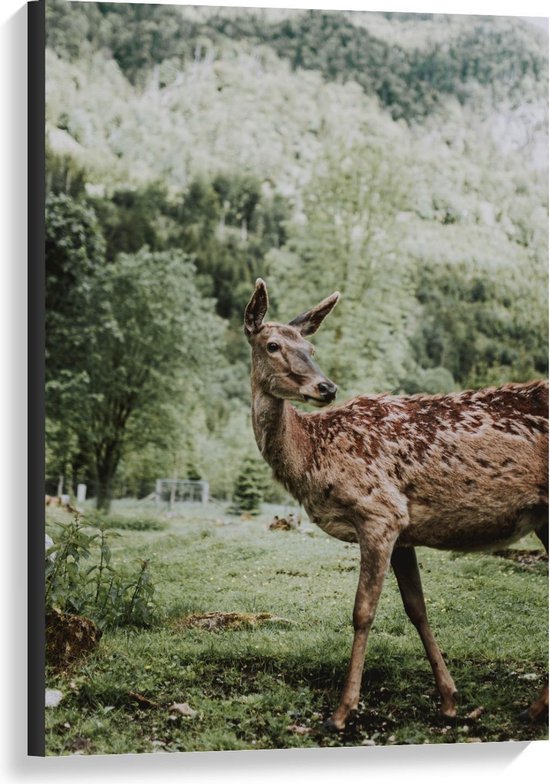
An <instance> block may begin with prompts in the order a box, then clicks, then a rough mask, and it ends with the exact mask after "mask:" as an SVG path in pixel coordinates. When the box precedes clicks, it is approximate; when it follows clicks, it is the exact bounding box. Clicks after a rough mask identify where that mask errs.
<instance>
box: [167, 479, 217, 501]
mask: <svg viewBox="0 0 550 784" xmlns="http://www.w3.org/2000/svg"><path fill="white" fill-rule="evenodd" d="M208 497H209V484H208V482H207V481H206V480H205V479H196V480H195V479H157V481H156V482H155V501H156V502H157V504H162V503H167V504H168V506H169V507H170V508H172V507H173V506H174V504H177V503H185V502H194V503H200V504H203V505H206V504H207V503H208Z"/></svg>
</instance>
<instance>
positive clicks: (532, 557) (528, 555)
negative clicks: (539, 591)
mask: <svg viewBox="0 0 550 784" xmlns="http://www.w3.org/2000/svg"><path fill="white" fill-rule="evenodd" d="M493 555H496V556H498V557H499V558H506V559H507V560H509V561H514V562H515V563H518V564H521V565H522V566H532V565H533V564H538V563H546V562H547V561H548V555H547V553H545V552H543V551H542V550H515V549H513V548H509V549H508V550H495V551H494V552H493Z"/></svg>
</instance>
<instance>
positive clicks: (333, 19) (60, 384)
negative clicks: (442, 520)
mask: <svg viewBox="0 0 550 784" xmlns="http://www.w3.org/2000/svg"><path fill="white" fill-rule="evenodd" d="M47 44H48V47H47V129H46V134H47V190H48V201H47V209H46V219H47V244H46V252H47V253H46V255H47V292H46V294H47V311H48V315H47V392H46V406H47V435H48V438H47V487H48V489H50V491H53V490H54V489H55V486H56V485H57V482H58V477H59V476H60V475H62V476H63V477H64V482H65V489H69V490H74V488H75V487H76V484H77V482H80V481H85V482H87V484H88V485H89V486H90V488H91V490H92V492H93V494H94V495H95V496H96V497H97V499H98V502H99V504H100V505H103V506H108V503H109V499H110V498H111V497H112V496H123V495H134V496H135V495H137V496H144V495H147V494H148V493H150V492H151V491H152V490H153V487H154V480H155V478H156V477H158V476H180V477H184V476H186V475H188V473H189V471H190V470H192V472H193V475H194V476H198V475H200V476H202V477H204V478H206V479H208V480H209V481H210V485H211V490H212V492H213V494H214V495H215V496H218V497H223V498H226V497H229V496H230V495H231V493H232V491H233V488H234V484H235V480H236V478H237V475H238V472H239V466H240V465H241V464H242V462H243V460H245V459H246V458H247V457H249V456H254V455H255V454H256V448H255V445H254V443H253V438H252V431H251V427H250V422H249V416H248V406H249V388H248V371H249V367H248V362H249V359H248V349H247V346H246V342H245V340H244V338H243V336H242V329H241V319H242V312H243V309H244V306H245V304H246V301H247V300H248V298H249V295H250V292H251V289H252V286H253V282H254V280H255V278H256V277H258V276H259V275H261V276H262V277H265V278H266V279H267V281H268V284H269V287H270V294H271V316H272V317H273V318H280V319H290V318H291V317H293V316H294V315H296V313H297V312H300V311H302V310H304V308H305V307H307V306H309V305H312V304H314V303H315V301H317V300H318V299H321V298H322V297H324V296H326V295H327V294H329V293H330V292H331V291H333V290H334V289H336V288H338V289H339V290H340V291H341V292H342V294H343V299H342V302H341V304H340V305H339V307H338V309H337V310H336V311H335V313H334V315H333V316H332V317H331V320H330V323H327V325H326V327H325V329H324V330H323V331H322V332H321V333H320V334H319V336H318V338H316V342H317V343H318V353H317V356H318V358H319V362H320V364H321V367H323V369H324V370H326V372H327V373H328V374H329V375H330V376H331V377H333V378H334V379H335V380H336V381H337V383H338V384H339V387H340V389H341V390H342V397H343V398H344V397H346V396H348V395H352V394H357V393H360V392H370V391H382V390H389V391H392V392H405V393H414V392H419V391H428V392H432V393H436V392H441V391H450V390H453V389H460V388H464V387H476V386H483V385H489V384H498V383H502V382H506V381H511V380H516V381H523V380H528V379H531V378H537V377H541V376H545V375H546V374H547V369H548V356H547V345H548V341H547V288H548V287H547V260H548V162H547V153H548V100H547V90H548V56H547V36H546V35H545V33H544V32H543V31H541V30H540V29H538V28H535V27H534V26H532V25H530V24H528V23H527V22H524V21H521V20H519V19H511V18H506V17H498V18H497V17H493V18H491V17H467V16H460V17H458V16H457V17H454V16H433V15H426V14H423V15H414V14H412V15H411V14H373V13H369V14H362V13H345V12H327V13H324V12H319V11H317V12H308V11H281V10H279V11H268V10H263V11H262V10H244V9H241V10H239V9H225V10H224V9H217V8H192V7H186V8H183V7H177V6H174V7H171V6H152V5H133V6H132V5H127V4H123V5H117V4H112V5H111V4H108V3H78V4H70V3H67V2H65V0H51V2H49V3H48V19H47ZM277 493H280V491H278V490H276V489H275V488H271V489H270V490H268V496H269V497H271V498H272V499H273V500H275V499H276V498H277Z"/></svg>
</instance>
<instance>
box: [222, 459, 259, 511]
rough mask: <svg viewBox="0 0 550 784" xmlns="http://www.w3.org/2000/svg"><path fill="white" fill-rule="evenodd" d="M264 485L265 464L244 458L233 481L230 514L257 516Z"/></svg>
mask: <svg viewBox="0 0 550 784" xmlns="http://www.w3.org/2000/svg"><path fill="white" fill-rule="evenodd" d="M265 485H266V471H265V464H264V463H262V461H261V460H258V458H253V457H246V458H245V459H244V461H243V462H242V464H241V470H240V472H239V475H238V476H237V479H236V480H235V487H234V490H233V505H232V507H231V510H230V511H231V513H232V514H242V513H246V514H250V515H256V514H258V513H259V512H260V509H261V503H262V500H263V495H264V491H265Z"/></svg>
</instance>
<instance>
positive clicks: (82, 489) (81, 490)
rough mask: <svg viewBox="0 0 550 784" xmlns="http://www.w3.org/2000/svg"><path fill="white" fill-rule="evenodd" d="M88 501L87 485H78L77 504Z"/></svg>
mask: <svg viewBox="0 0 550 784" xmlns="http://www.w3.org/2000/svg"><path fill="white" fill-rule="evenodd" d="M85 500H86V485H84V484H82V485H77V488H76V502H77V503H78V504H83V503H84V501H85Z"/></svg>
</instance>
